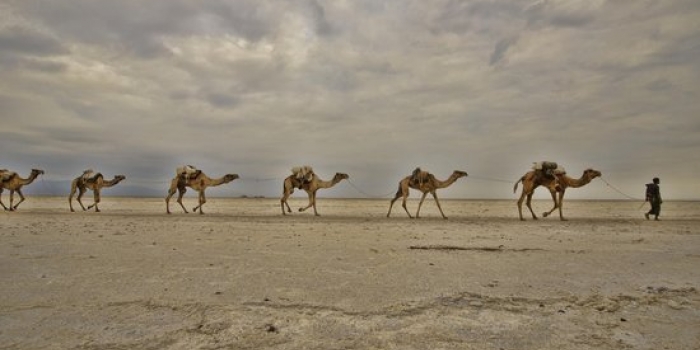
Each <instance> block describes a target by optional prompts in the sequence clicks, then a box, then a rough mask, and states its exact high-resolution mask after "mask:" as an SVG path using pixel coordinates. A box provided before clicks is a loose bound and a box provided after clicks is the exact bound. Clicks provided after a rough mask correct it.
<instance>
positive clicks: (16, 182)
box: [0, 169, 44, 211]
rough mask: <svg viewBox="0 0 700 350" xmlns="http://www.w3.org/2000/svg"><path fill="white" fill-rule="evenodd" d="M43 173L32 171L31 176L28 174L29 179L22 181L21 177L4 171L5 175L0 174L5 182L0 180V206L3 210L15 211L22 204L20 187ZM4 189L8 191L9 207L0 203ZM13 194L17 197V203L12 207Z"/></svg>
mask: <svg viewBox="0 0 700 350" xmlns="http://www.w3.org/2000/svg"><path fill="white" fill-rule="evenodd" d="M43 174H44V171H43V170H40V169H32V172H31V174H29V177H27V178H26V179H23V178H22V177H20V176H19V174H17V173H15V172H11V171H6V172H5V173H3V174H2V176H1V177H2V178H4V179H5V180H2V182H1V183H0V205H2V207H3V209H5V210H9V211H14V210H17V207H19V204H20V203H22V202H24V195H23V194H22V187H23V186H24V185H29V184H31V183H32V182H34V180H36V178H37V177H39V175H43ZM3 189H6V190H9V191H10V206H9V207H6V206H5V203H3V202H2V190H3ZM15 192H17V194H18V195H19V202H17V204H15V205H14V206H13V205H12V202H13V201H14V195H15Z"/></svg>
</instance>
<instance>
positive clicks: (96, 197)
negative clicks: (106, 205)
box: [87, 189, 100, 213]
mask: <svg viewBox="0 0 700 350" xmlns="http://www.w3.org/2000/svg"><path fill="white" fill-rule="evenodd" d="M92 194H93V197H94V202H93V203H92V204H90V205H88V207H87V208H88V210H90V209H92V207H95V212H96V213H99V212H100V208H98V207H97V203H100V190H98V189H95V190H93V191H92Z"/></svg>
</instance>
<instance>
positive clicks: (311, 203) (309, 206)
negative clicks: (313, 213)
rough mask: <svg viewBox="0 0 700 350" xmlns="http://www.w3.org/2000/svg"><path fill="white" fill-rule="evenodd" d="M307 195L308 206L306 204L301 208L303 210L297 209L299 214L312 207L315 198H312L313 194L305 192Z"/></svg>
mask: <svg viewBox="0 0 700 350" xmlns="http://www.w3.org/2000/svg"><path fill="white" fill-rule="evenodd" d="M307 194H308V195H309V204H308V205H307V206H305V207H303V208H299V212H303V211H305V210H306V209H309V208H311V207H312V206H314V197H315V196H314V193H313V192H307Z"/></svg>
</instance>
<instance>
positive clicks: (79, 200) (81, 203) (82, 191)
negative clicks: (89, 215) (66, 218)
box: [76, 188, 87, 211]
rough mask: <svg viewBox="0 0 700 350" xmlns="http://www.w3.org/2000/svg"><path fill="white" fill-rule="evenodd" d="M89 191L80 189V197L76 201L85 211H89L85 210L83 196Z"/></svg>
mask: <svg viewBox="0 0 700 350" xmlns="http://www.w3.org/2000/svg"><path fill="white" fill-rule="evenodd" d="M86 191H87V190H86V189H84V188H79V189H78V197H76V200H77V201H78V204H80V207H81V208H83V211H85V210H87V209H85V206H84V205H83V201H82V199H83V195H84V194H85V192H86Z"/></svg>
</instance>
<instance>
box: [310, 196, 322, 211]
mask: <svg viewBox="0 0 700 350" xmlns="http://www.w3.org/2000/svg"><path fill="white" fill-rule="evenodd" d="M312 197H313V198H314V199H313V208H314V215H315V216H321V214H319V213H318V211H316V192H314V194H313V196H312Z"/></svg>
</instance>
